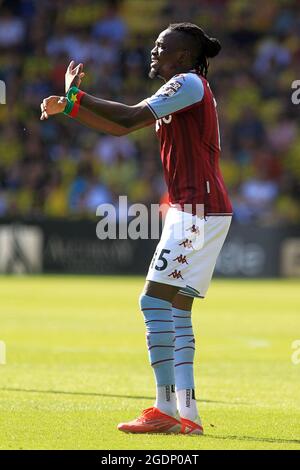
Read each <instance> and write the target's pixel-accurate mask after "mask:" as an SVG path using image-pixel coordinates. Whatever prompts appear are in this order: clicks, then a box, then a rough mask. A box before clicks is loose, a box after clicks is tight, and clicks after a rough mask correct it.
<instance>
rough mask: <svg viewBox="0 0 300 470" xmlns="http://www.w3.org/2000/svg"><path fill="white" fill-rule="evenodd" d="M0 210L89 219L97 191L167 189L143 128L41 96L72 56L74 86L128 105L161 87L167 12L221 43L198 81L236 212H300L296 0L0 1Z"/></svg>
mask: <svg viewBox="0 0 300 470" xmlns="http://www.w3.org/2000/svg"><path fill="white" fill-rule="evenodd" d="M0 11H1V14H0V80H2V81H4V82H5V84H6V91H7V96H6V105H2V104H1V105H0V216H1V217H2V218H4V217H13V218H19V217H20V218H33V219H37V218H44V217H55V218H57V217H60V218H65V217H91V216H93V215H95V211H96V207H97V206H98V205H99V204H101V203H103V202H111V203H115V204H117V202H118V197H119V195H127V196H128V203H135V202H143V203H145V204H150V203H153V202H154V203H157V202H159V201H161V200H164V199H165V192H166V187H165V183H164V181H163V174H162V168H161V162H160V156H159V147H158V142H157V139H156V136H155V132H154V129H153V127H152V126H151V127H150V128H146V129H142V130H140V131H138V132H136V133H133V134H130V135H128V136H123V137H119V138H118V137H112V136H108V135H104V134H99V133H96V132H94V131H91V130H89V129H87V128H85V127H83V126H81V125H79V124H78V123H76V122H74V121H72V120H71V119H70V118H68V117H67V116H64V115H60V116H56V117H55V118H50V119H49V120H47V121H43V122H41V121H40V120H39V117H40V112H39V111H40V110H39V106H40V102H41V100H42V99H43V98H44V97H46V96H49V95H52V94H58V95H61V94H63V92H64V73H65V69H66V66H67V65H68V63H69V62H70V60H71V59H74V60H75V61H76V62H82V63H83V64H84V70H85V73H86V76H85V78H84V81H83V83H82V85H81V87H82V89H84V90H86V91H88V92H89V93H91V94H95V95H97V96H100V97H103V98H106V99H113V100H117V101H121V102H124V103H127V104H135V103H137V102H139V101H141V100H142V99H143V98H145V97H147V96H150V95H151V94H152V93H153V92H154V91H155V90H156V89H158V88H159V86H161V82H159V81H158V80H150V79H149V78H148V71H149V63H150V60H149V59H150V50H151V48H152V47H153V43H154V41H155V39H156V37H157V35H158V33H159V32H160V31H161V30H163V29H165V28H166V26H167V25H168V24H169V23H170V22H178V21H192V22H194V23H196V24H198V25H199V26H202V27H203V28H204V29H205V30H206V31H207V32H208V33H209V34H210V35H211V36H215V37H217V38H218V39H219V40H220V42H221V44H222V51H221V54H220V55H219V56H218V57H217V58H216V59H213V60H212V61H211V64H210V69H209V75H208V78H209V81H210V84H211V87H212V89H213V91H214V94H215V97H216V100H217V103H218V112H219V121H220V129H221V144H222V162H221V165H222V170H223V174H224V178H225V181H226V184H227V187H228V189H229V192H230V195H231V199H232V201H233V206H234V217H235V220H236V221H237V222H239V223H251V222H258V223H260V224H264V225H272V224H285V223H297V222H300V204H299V203H300V134H299V132H298V126H299V113H300V105H298V106H297V105H295V104H293V103H292V101H291V95H292V88H291V84H292V82H293V81H294V80H297V79H298V80H300V4H299V1H297V0H277V1H272V0H265V1H264V2H261V0H252V1H244V0H207V1H202V0H198V1H197V0H185V1H184V2H183V1H182V0H151V1H149V0H123V1H113V0H110V1H105V0H102V1H101V0H72V1H71V0H65V1H64V2H61V1H60V0H39V1H38V0H16V1H13V0H9V1H5V0H2V1H1V0H0Z"/></svg>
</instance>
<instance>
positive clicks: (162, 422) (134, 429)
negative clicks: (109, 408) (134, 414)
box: [118, 406, 182, 434]
mask: <svg viewBox="0 0 300 470" xmlns="http://www.w3.org/2000/svg"><path fill="white" fill-rule="evenodd" d="M181 428H182V424H181V422H180V421H179V420H177V419H176V418H173V416H169V415H166V414H165V413H163V412H162V411H160V410H159V409H158V408H155V406H152V407H151V408H147V409H146V410H144V411H143V412H142V414H141V416H140V417H139V418H137V419H134V420H133V421H129V423H120V424H119V425H118V429H119V431H123V432H131V433H136V434H143V433H152V434H153V433H163V434H179V433H180V432H181Z"/></svg>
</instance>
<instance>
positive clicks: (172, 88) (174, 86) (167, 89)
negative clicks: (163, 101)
mask: <svg viewBox="0 0 300 470" xmlns="http://www.w3.org/2000/svg"><path fill="white" fill-rule="evenodd" d="M181 87H182V83H180V82H177V81H175V80H174V81H173V82H169V83H166V85H164V86H162V87H161V89H160V91H159V95H158V96H168V97H169V98H170V97H171V96H173V95H175V93H177V91H178V90H179V88H181Z"/></svg>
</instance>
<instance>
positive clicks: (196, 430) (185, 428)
mask: <svg viewBox="0 0 300 470" xmlns="http://www.w3.org/2000/svg"><path fill="white" fill-rule="evenodd" d="M180 419H181V431H180V432H181V434H199V435H202V434H203V426H202V424H201V421H200V418H197V419H196V421H191V420H189V419H186V418H180Z"/></svg>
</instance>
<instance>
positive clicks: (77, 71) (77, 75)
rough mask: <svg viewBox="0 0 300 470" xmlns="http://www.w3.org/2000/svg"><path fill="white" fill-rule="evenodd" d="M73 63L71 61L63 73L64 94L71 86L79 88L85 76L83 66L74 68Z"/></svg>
mask: <svg viewBox="0 0 300 470" xmlns="http://www.w3.org/2000/svg"><path fill="white" fill-rule="evenodd" d="M74 65H75V62H74V60H71V62H70V63H69V66H68V68H67V71H66V73H65V92H66V93H68V91H69V88H70V87H71V86H77V87H79V86H80V83H81V80H82V78H83V77H84V76H85V73H84V72H83V64H78V65H77V66H76V67H74Z"/></svg>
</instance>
